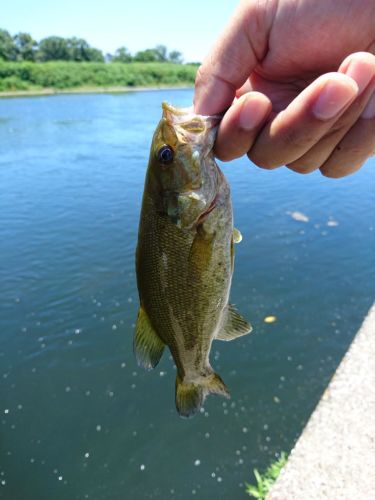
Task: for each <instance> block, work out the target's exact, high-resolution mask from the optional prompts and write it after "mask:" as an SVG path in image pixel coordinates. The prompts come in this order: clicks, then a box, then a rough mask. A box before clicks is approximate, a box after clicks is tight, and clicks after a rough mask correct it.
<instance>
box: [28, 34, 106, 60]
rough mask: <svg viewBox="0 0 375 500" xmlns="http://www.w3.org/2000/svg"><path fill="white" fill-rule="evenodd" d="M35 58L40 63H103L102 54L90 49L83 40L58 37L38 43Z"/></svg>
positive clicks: (51, 37)
mask: <svg viewBox="0 0 375 500" xmlns="http://www.w3.org/2000/svg"><path fill="white" fill-rule="evenodd" d="M37 58H38V60H40V61H97V62H103V61H104V57H103V54H102V52H101V51H100V50H98V49H95V48H93V47H90V45H89V44H88V43H87V42H86V40H84V39H83V38H77V37H72V38H62V37H58V36H50V37H48V38H44V39H43V40H42V41H41V42H40V44H39V51H38V55H37Z"/></svg>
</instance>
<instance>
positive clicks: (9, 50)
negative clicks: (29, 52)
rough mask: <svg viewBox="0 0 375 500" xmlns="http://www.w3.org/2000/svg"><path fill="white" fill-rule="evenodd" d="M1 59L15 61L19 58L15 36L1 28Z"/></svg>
mask: <svg viewBox="0 0 375 500" xmlns="http://www.w3.org/2000/svg"><path fill="white" fill-rule="evenodd" d="M0 59H4V60H5V61H15V60H16V59H17V47H16V46H15V44H14V41H13V38H12V37H11V35H10V33H9V32H8V31H6V30H2V29H0Z"/></svg>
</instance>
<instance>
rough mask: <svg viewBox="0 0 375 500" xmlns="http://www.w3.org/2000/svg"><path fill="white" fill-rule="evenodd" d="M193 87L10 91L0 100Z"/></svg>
mask: <svg viewBox="0 0 375 500" xmlns="http://www.w3.org/2000/svg"><path fill="white" fill-rule="evenodd" d="M193 88H194V87H193V85H165V86H163V85H158V86H152V87H118V86H114V87H77V88H71V89H53V88H44V89H39V90H38V89H35V90H31V89H30V90H12V91H4V92H0V99H1V98H8V97H36V96H52V95H62V94H124V93H127V92H151V91H156V90H191V89H193Z"/></svg>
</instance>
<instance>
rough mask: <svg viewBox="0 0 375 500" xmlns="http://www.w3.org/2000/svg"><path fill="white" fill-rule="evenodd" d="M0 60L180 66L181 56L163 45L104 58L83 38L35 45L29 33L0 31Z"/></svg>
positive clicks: (50, 39) (122, 50) (45, 40)
mask: <svg viewBox="0 0 375 500" xmlns="http://www.w3.org/2000/svg"><path fill="white" fill-rule="evenodd" d="M0 60H4V61H13V62H14V61H34V62H46V61H77V62H83V61H92V62H104V61H107V62H110V61H113V62H122V63H130V62H173V63H175V64H182V54H181V52H178V51H177V50H172V51H171V52H169V53H168V49H167V47H166V46H165V45H157V46H156V47H154V48H153V49H146V50H141V51H139V52H136V53H135V54H134V55H132V54H131V53H130V52H129V51H128V49H127V48H126V47H120V48H119V49H117V50H116V52H115V54H114V55H112V54H106V55H105V56H104V54H103V52H102V51H101V50H99V49H95V48H93V47H90V45H89V44H88V43H87V42H86V40H84V39H83V38H77V37H72V38H63V37H60V36H49V37H47V38H43V40H41V41H40V42H37V41H36V40H34V39H33V37H32V36H31V35H30V34H29V33H17V34H16V35H14V36H12V35H11V34H10V33H9V32H8V31H6V30H4V29H0Z"/></svg>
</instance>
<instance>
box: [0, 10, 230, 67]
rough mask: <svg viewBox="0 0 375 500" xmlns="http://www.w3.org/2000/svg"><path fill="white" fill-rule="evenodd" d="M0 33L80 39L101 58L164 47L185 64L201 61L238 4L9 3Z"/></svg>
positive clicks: (1, 22) (2, 12)
mask: <svg viewBox="0 0 375 500" xmlns="http://www.w3.org/2000/svg"><path fill="white" fill-rule="evenodd" d="M1 3H2V5H1V9H0V10H1V15H0V28H2V29H5V30H7V31H9V32H10V33H11V34H12V35H14V34H16V33H18V32H20V31H23V32H27V33H30V34H31V35H32V36H33V37H34V38H35V39H36V40H37V41H39V40H41V39H42V38H45V37H47V36H52V35H55V36H62V37H71V36H77V37H79V38H84V39H85V40H86V41H87V42H88V43H89V44H90V45H91V46H93V47H96V48H98V49H101V50H102V51H103V52H104V53H107V52H109V53H114V52H115V50H116V49H117V48H119V47H121V46H125V47H127V48H128V49H129V50H130V52H132V53H134V52H136V51H138V50H143V49H146V48H152V47H155V46H156V45H158V44H163V45H166V46H167V47H168V49H169V50H179V51H180V52H182V54H183V56H184V60H185V62H189V61H190V62H191V61H202V59H203V58H204V56H205V55H206V54H207V52H208V50H209V48H210V47H211V46H212V44H213V43H214V42H215V40H216V38H217V37H218V35H219V34H220V32H221V31H222V29H223V28H224V26H225V24H226V23H227V21H228V19H229V17H230V15H231V13H232V12H233V11H234V9H235V7H236V5H237V4H238V0H221V1H220V2H219V1H218V0H155V1H153V0H104V1H103V0H101V1H100V2H99V1H96V0H91V1H90V0H64V1H62V0H60V1H59V2H55V1H53V0H11V1H8V2H7V1H3V2H1Z"/></svg>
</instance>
